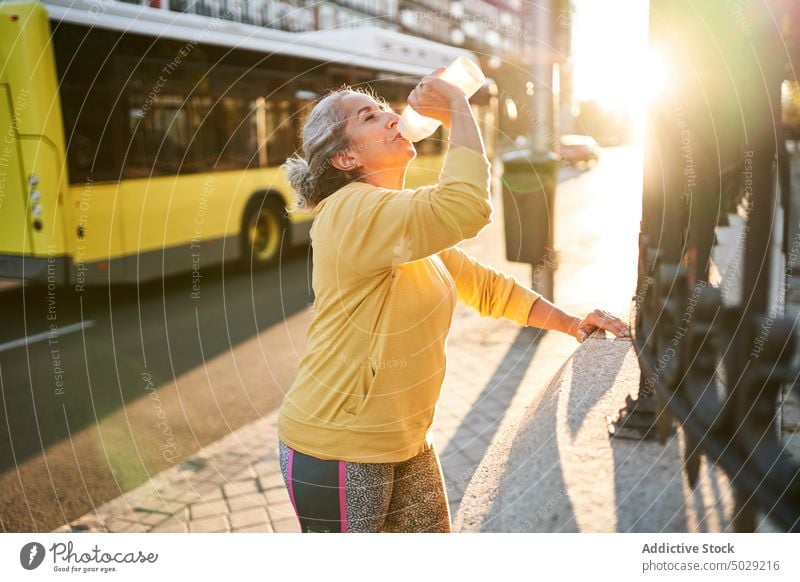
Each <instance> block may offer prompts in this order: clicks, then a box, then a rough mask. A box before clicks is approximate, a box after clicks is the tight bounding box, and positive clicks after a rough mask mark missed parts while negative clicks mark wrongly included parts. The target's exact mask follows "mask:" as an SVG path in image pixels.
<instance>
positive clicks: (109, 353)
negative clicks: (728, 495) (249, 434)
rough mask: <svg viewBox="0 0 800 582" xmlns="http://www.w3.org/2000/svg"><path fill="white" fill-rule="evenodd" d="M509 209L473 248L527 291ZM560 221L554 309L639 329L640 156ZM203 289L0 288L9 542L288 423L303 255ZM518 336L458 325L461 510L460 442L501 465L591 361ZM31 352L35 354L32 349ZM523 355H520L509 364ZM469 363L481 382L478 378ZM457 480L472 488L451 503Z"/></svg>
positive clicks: (3, 505) (481, 323)
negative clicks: (471, 437) (502, 435)
mask: <svg viewBox="0 0 800 582" xmlns="http://www.w3.org/2000/svg"><path fill="white" fill-rule="evenodd" d="M493 201H494V203H495V206H496V210H495V220H494V222H493V224H492V225H491V226H490V227H489V228H487V229H486V230H484V231H483V232H482V233H481V235H480V236H479V237H478V238H477V239H475V240H471V241H467V242H466V243H464V244H463V247H464V248H465V250H467V252H469V253H470V254H472V255H474V256H476V257H477V258H478V259H479V260H481V261H482V262H483V263H485V264H489V265H491V266H493V267H495V268H497V269H499V270H502V271H505V272H508V273H511V274H514V275H515V276H516V277H517V278H518V280H519V281H520V282H522V283H524V284H529V283H530V280H531V269H530V266H528V265H524V264H514V263H508V262H507V261H506V260H505V246H504V239H503V230H502V227H503V225H502V210H501V209H500V208H498V207H497V204H499V203H500V201H501V197H500V195H499V192H495V194H494V198H493ZM556 213H557V223H556V238H555V246H556V250H557V255H558V265H559V268H558V271H557V273H556V302H557V303H558V304H559V305H561V306H563V307H565V308H567V309H568V310H570V311H572V312H574V313H575V314H577V315H583V314H585V313H586V311H588V310H590V309H593V308H604V309H606V310H608V311H611V312H613V313H615V314H617V315H619V316H621V317H623V318H624V319H628V317H629V306H630V300H631V296H632V295H633V293H634V287H635V277H636V260H637V255H638V248H637V234H638V230H639V219H640V215H641V149H640V148H639V147H634V146H627V147H618V148H611V149H606V150H603V152H602V154H601V157H600V160H599V162H598V163H597V164H596V166H594V167H593V168H591V169H590V170H588V171H585V172H583V173H579V172H577V171H576V170H562V179H561V181H560V183H559V186H558V192H557V201H556ZM199 288H200V291H199V297H198V298H193V297H192V291H193V289H192V277H191V273H186V274H184V275H179V276H177V277H173V278H171V279H169V280H167V281H166V282H165V283H164V284H162V283H161V282H158V283H155V284H149V285H146V286H142V287H139V288H137V287H134V286H130V287H114V288H112V289H111V290H108V289H96V290H87V291H84V292H83V293H79V294H76V293H75V292H74V291H73V290H71V289H69V288H58V289H55V290H52V289H50V290H48V288H46V287H36V288H33V287H20V286H17V285H7V286H5V287H3V288H0V312H1V313H2V315H1V316H0V317H2V320H3V321H4V322H6V324H5V325H4V326H3V327H2V329H0V389H2V400H3V415H2V416H0V435H2V436H0V438H2V439H3V443H2V446H1V447H0V490H2V494H1V495H0V515H1V516H2V523H0V529H2V530H3V531H50V530H52V529H54V528H56V527H58V526H60V525H62V524H64V523H66V522H68V521H70V520H72V519H74V518H76V517H78V516H81V515H83V514H85V513H87V512H88V511H90V510H91V509H93V508H94V507H97V506H99V505H101V504H103V503H104V502H106V501H108V500H110V499H113V498H115V497H118V496H119V495H121V494H122V493H124V492H126V491H129V490H131V489H133V488H135V487H136V486H138V485H140V484H141V483H142V482H144V481H146V480H147V479H148V478H150V477H152V476H154V475H155V474H157V473H159V472H161V471H162V470H164V469H166V468H168V467H170V466H172V465H174V464H176V463H180V462H182V461H183V460H185V459H187V458H188V457H190V456H191V455H192V453H193V452H195V451H197V450H198V449H199V448H201V447H203V446H205V445H207V444H209V443H213V442H215V441H217V440H219V439H221V438H222V437H224V436H225V435H227V434H229V433H231V432H232V431H235V430H236V429H237V428H240V427H242V426H245V425H247V424H249V423H251V422H253V421H254V420H256V419H258V418H260V417H262V416H264V415H267V414H269V413H271V412H273V411H274V410H275V409H277V407H278V406H279V404H280V401H281V398H282V396H283V393H284V392H285V391H286V390H287V389H288V388H289V386H290V385H291V382H292V380H293V378H294V376H295V372H296V368H297V364H298V361H299V359H300V356H301V355H302V353H303V351H304V343H305V332H306V328H307V326H308V323H309V322H310V312H309V310H308V309H307V306H308V304H309V303H310V301H311V299H312V297H311V290H310V262H309V257H308V256H307V253H306V251H305V249H297V250H294V251H292V252H291V253H288V254H287V255H285V259H284V260H283V261H282V262H281V265H280V267H279V268H275V269H272V270H269V271H267V272H262V273H257V274H256V275H255V276H254V277H253V278H252V279H251V277H250V276H249V275H246V274H243V273H236V272H231V273H229V272H227V270H226V272H225V273H217V274H211V273H206V272H205V271H203V277H202V279H201V281H200V287H199ZM53 325H54V326H56V327H55V329H56V330H57V331H56V332H52V331H51V330H52V329H53V328H52V327H51V326H53ZM515 328H516V326H515V324H513V323H511V322H507V321H492V320H486V319H481V318H480V317H478V316H477V314H475V313H474V312H472V311H470V310H468V309H467V308H465V307H463V306H459V310H458V312H457V314H456V317H455V319H454V323H453V329H452V331H451V334H450V337H449V340H448V357H449V358H450V362H451V364H450V365H449V366H448V373H447V378H446V380H445V386H444V389H443V397H442V405H441V408H440V411H439V412H442V411H444V412H447V411H448V410H451V409H455V408H456V407H454V406H452V403H453V402H454V400H461V401H462V402H466V406H467V408H465V409H463V410H460V412H459V413H458V415H454V416H452V418H451V419H450V420H451V424H452V426H451V428H452V429H453V430H454V433H453V434H452V435H450V437H448V439H447V441H446V442H444V441H443V442H437V446H438V447H439V450H440V452H442V453H443V454H442V457H443V465H444V468H445V477H446V480H447V481H448V495H449V496H450V501H451V510H453V509H454V507H455V506H456V505H457V504H458V502H459V501H460V493H459V492H463V489H464V488H465V486H466V483H467V482H468V480H469V479H468V477H469V475H470V474H469V472H468V468H465V467H459V466H449V465H448V463H449V461H448V456H449V455H448V449H452V447H453V445H452V443H454V442H457V441H458V440H459V438H458V437H459V433H461V432H463V431H466V432H468V433H471V434H475V433H477V434H479V435H481V437H482V438H481V441H482V442H485V443H486V444H485V446H486V447H488V444H489V442H490V441H491V439H492V438H493V437H494V435H495V434H497V433H498V432H499V430H500V428H501V427H502V425H503V424H504V423H507V422H511V421H513V419H514V418H516V417H518V416H519V414H521V412H522V408H523V407H524V406H525V405H526V404H527V402H528V401H529V399H530V395H531V394H532V393H533V392H535V391H536V390H537V389H538V388H540V387H541V386H542V385H544V384H545V382H547V380H548V379H549V378H550V377H551V376H552V375H553V374H554V373H555V372H556V371H557V370H558V368H559V367H560V366H561V365H562V364H563V362H564V361H565V359H566V358H567V357H568V355H569V354H570V353H571V352H572V351H573V350H574V349H575V348H576V347H577V343H576V342H575V340H574V339H573V338H571V337H566V336H563V335H561V336H557V335H553V334H547V335H545V336H544V337H543V338H542V339H541V340H540V341H539V342H538V343H536V344H533V345H530V344H531V338H532V337H533V336H534V334H530V333H520V332H519V331H518V330H515ZM26 336H27V337H28V338H29V341H28V344H27V347H26V344H25V342H24V341H20V340H22V339H23V338H25V337H26ZM515 338H516V339H515ZM493 342H494V344H496V345H495V348H497V349H496V350H495V352H497V353H499V354H501V355H502V354H503V353H506V356H505V358H501V360H502V361H501V362H500V363H498V362H496V361H492V358H490V357H487V359H486V360H485V361H483V360H482V359H481V357H480V354H481V353H482V352H485V351H486V350H487V345H489V344H492V343H493ZM512 343H513V344H515V345H517V346H518V347H519V349H518V350H512V349H510V348H509V346H510V345H511V344H512ZM534 346H535V347H534ZM495 352H492V353H495ZM520 353H522V354H525V355H524V357H520V355H519V354H520ZM470 360H471V361H472V364H473V365H474V369H472V368H470V367H468V366H465V365H462V364H463V363H464V362H467V361H470ZM501 364H502V365H501ZM504 366H505V367H511V368H517V369H518V370H519V374H520V380H519V383H518V387H517V390H516V392H514V393H510V394H508V395H507V397H504V399H503V402H504V403H505V407H506V408H505V410H503V411H498V413H499V414H498V415H497V416H496V417H494V418H493V419H490V420H491V422H490V423H489V424H486V423H485V416H484V417H483V419H484V421H481V420H480V419H479V418H474V419H473V418H471V416H470V414H471V413H470V411H471V410H474V409H475V407H474V406H473V405H474V404H475V402H477V401H480V395H481V394H482V390H483V392H486V390H490V389H491V387H492V386H493V383H494V384H496V383H497V380H496V378H495V377H496V376H498V375H499V374H503V373H504V372H503V370H504V369H505V367H504ZM523 376H524V382H523ZM464 382H468V383H470V385H471V386H472V387H471V389H470V390H469V391H462V392H461V393H460V394H459V393H457V391H456V389H454V386H455V385H458V384H461V385H463V383H464ZM484 387H485V388H484ZM438 419H439V416H437V421H438ZM479 422H484V424H483V425H481V428H480V429H476V428H475V427H476V423H479ZM460 440H464V439H463V438H462V439H460ZM477 460H479V459H477ZM465 471H466V473H465ZM453 475H459V476H460V477H459V479H458V482H457V483H456V484H455V485H454V486H453V487H450V485H451V483H450V482H451V481H452V479H453Z"/></svg>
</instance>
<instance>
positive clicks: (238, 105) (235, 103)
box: [209, 97, 259, 170]
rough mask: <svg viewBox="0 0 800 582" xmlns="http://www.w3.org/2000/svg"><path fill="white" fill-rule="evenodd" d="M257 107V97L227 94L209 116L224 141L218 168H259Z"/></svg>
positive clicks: (220, 141) (220, 142) (218, 138)
mask: <svg viewBox="0 0 800 582" xmlns="http://www.w3.org/2000/svg"><path fill="white" fill-rule="evenodd" d="M256 113H257V106H256V100H254V99H241V98H238V97H223V98H222V99H220V100H219V102H218V103H217V105H216V107H214V110H213V111H212V113H211V114H210V115H209V121H211V122H212V123H213V124H214V125H215V128H216V132H217V141H218V142H219V144H220V154H219V160H218V161H217V165H216V169H217V170H243V169H247V168H257V167H258V165H259V159H258V155H257V153H256V152H257V150H258V127H257V115H256Z"/></svg>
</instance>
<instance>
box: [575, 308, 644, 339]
mask: <svg viewBox="0 0 800 582" xmlns="http://www.w3.org/2000/svg"><path fill="white" fill-rule="evenodd" d="M598 329H607V330H608V331H610V332H611V333H613V334H614V335H615V336H617V337H630V335H631V328H630V327H628V324H626V323H625V322H624V321H622V320H621V319H619V318H618V317H614V316H613V315H611V314H610V313H608V312H607V311H603V310H602V309H595V310H594V311H592V312H591V313H590V314H589V315H587V316H586V317H584V318H583V319H581V320H579V321H578V322H577V326H576V327H575V328H574V333H573V334H572V335H574V336H575V339H577V340H578V341H579V342H580V343H583V341H584V340H585V339H586V338H587V337H589V336H590V335H592V334H593V333H594V332H595V331H596V330H598Z"/></svg>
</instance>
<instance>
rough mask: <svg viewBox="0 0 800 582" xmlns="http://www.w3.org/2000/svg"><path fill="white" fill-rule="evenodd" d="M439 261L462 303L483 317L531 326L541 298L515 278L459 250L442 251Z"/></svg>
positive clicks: (455, 248)
mask: <svg viewBox="0 0 800 582" xmlns="http://www.w3.org/2000/svg"><path fill="white" fill-rule="evenodd" d="M439 258H440V259H442V262H443V263H444V265H445V267H447V270H448V271H449V272H450V275H451V276H452V277H453V280H454V281H455V283H456V289H457V291H458V299H459V300H460V301H462V302H463V303H465V304H467V305H469V306H470V307H473V308H474V309H475V310H477V311H478V313H480V314H481V316H483V317H494V318H495V319H497V318H500V317H505V318H506V319H510V320H512V321H515V322H517V323H519V324H520V325H528V314H529V313H530V310H531V307H532V306H533V303H534V302H535V301H536V300H537V299H539V297H541V295H539V294H538V293H536V292H535V291H533V290H531V289H529V288H527V287H525V286H523V285H520V284H519V283H518V282H517V280H516V279H515V278H514V277H512V276H511V275H505V274H503V273H500V272H498V271H495V270H494V269H492V268H491V267H487V266H486V265H483V264H481V263H480V262H478V260H477V259H475V258H474V257H471V256H469V255H468V254H466V253H465V252H464V251H462V250H461V249H459V248H458V247H453V248H450V249H447V250H445V251H442V252H440V253H439Z"/></svg>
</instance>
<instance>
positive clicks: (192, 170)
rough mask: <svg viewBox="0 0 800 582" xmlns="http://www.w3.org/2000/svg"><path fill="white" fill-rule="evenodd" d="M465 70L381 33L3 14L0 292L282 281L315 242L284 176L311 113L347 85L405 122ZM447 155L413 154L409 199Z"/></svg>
mask: <svg viewBox="0 0 800 582" xmlns="http://www.w3.org/2000/svg"><path fill="white" fill-rule="evenodd" d="M462 54H468V55H471V53H467V52H466V51H463V50H460V49H456V48H453V47H448V46H445V45H441V44H438V43H433V42H430V41H426V40H422V39H417V38H414V37H408V36H406V35H402V34H400V33H397V32H394V31H390V30H382V29H377V28H364V29H350V30H342V31H324V32H319V33H306V34H303V35H301V34H298V33H289V32H284V31H279V30H272V29H267V28H262V27H256V26H252V25H248V24H240V23H235V22H230V21H228V20H225V19H219V18H210V17H206V16H201V15H194V14H181V13H176V12H170V11H166V10H159V9H153V8H147V7H142V6H133V5H129V4H123V3H114V2H95V1H86V0H47V1H45V2H23V3H13V2H12V3H3V4H0V56H2V59H0V62H2V69H0V131H2V134H3V136H2V143H1V144H0V277H3V278H17V279H23V280H29V281H39V282H45V281H46V282H54V281H55V282H56V283H59V284H71V285H75V286H76V289H82V288H83V286H85V285H96V284H115V283H131V282H140V281H145V280H150V279H155V278H160V277H164V276H168V275H171V274H174V273H179V272H184V271H193V272H199V271H200V269H202V268H206V267H208V266H210V265H215V264H219V263H222V262H227V261H238V262H240V263H242V264H243V265H244V266H245V267H246V268H256V267H261V266H266V265H270V264H272V263H274V262H275V261H276V260H277V258H278V257H279V256H280V253H281V249H285V248H287V247H291V246H294V245H299V244H303V243H307V242H308V238H309V228H310V218H311V217H310V216H309V215H306V214H300V213H297V214H287V213H286V212H285V207H286V206H287V205H289V204H291V202H292V196H293V193H292V192H291V191H290V189H289V187H288V185H287V184H286V182H285V179H284V176H283V172H282V171H280V169H279V166H280V165H281V164H282V163H283V162H284V161H285V159H286V157H287V156H288V155H290V154H291V153H292V152H294V151H295V150H296V149H297V148H298V147H299V143H298V135H299V130H300V128H301V126H302V122H303V118H304V112H305V111H307V110H308V107H309V105H311V104H312V103H313V100H314V99H316V98H317V97H318V96H320V95H322V94H324V92H325V91H326V90H327V89H328V88H330V87H335V86H339V85H341V84H343V83H347V84H350V85H353V86H363V85H370V86H372V87H373V88H374V89H375V91H376V92H377V93H378V94H380V95H382V96H384V97H386V98H387V100H388V101H389V102H390V103H392V104H393V105H397V106H399V105H400V104H401V103H402V102H404V100H405V97H406V96H407V95H408V92H409V90H410V89H411V88H412V87H413V85H414V84H415V83H416V82H417V80H418V78H419V76H421V75H423V74H426V73H428V72H429V71H430V70H432V69H433V68H435V67H437V66H440V65H446V64H448V63H450V62H451V61H452V60H453V59H454V58H455V57H457V56H459V55H462ZM472 56H473V58H474V55H472ZM440 143H441V140H440V137H439V138H437V137H436V136H434V137H433V138H430V139H428V140H426V141H425V142H423V143H421V144H418V145H419V148H418V149H419V151H420V155H419V159H418V160H417V162H415V165H414V167H413V168H412V171H411V172H410V174H409V183H410V185H417V184H420V183H423V182H426V181H431V180H433V179H435V176H436V171H437V170H438V166H439V164H440V158H441V155H440Z"/></svg>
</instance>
